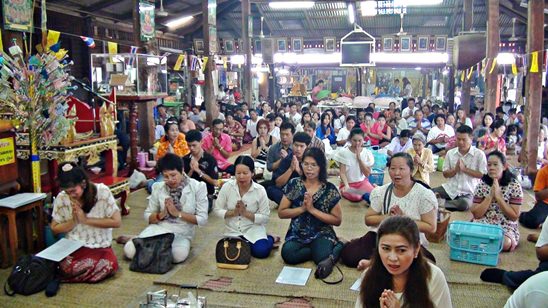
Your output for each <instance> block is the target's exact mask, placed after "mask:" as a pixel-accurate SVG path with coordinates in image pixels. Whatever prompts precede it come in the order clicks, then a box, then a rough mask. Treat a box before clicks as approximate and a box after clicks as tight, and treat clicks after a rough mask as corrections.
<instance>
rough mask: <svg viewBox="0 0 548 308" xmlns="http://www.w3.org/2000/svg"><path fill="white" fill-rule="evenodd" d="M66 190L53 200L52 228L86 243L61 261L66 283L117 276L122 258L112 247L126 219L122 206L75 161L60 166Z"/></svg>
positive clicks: (60, 267)
mask: <svg viewBox="0 0 548 308" xmlns="http://www.w3.org/2000/svg"><path fill="white" fill-rule="evenodd" d="M57 180H58V181H59V185H60V186H61V188H62V189H63V191H61V192H60V193H59V195H57V198H55V201H54V202H53V215H52V222H51V230H52V231H53V233H54V234H59V233H64V234H65V238H67V239H71V240H76V241H79V242H82V243H84V246H83V247H81V248H80V249H78V250H77V251H75V252H73V253H72V254H71V255H69V256H68V257H66V258H65V259H63V260H62V261H61V262H60V263H59V272H60V274H61V280H62V281H64V282H99V281H101V280H103V279H106V278H108V277H110V276H113V275H114V274H115V273H116V271H117V270H118V261H117V259H116V255H115V254H114V251H113V250H112V247H111V243H112V228H119V227H120V225H121V222H122V216H121V215H120V209H118V206H117V205H116V201H115V200H114V197H113V196H112V193H111V192H110V189H109V188H108V187H107V186H106V185H104V184H94V183H92V182H90V180H89V178H88V176H87V175H86V173H85V171H84V170H82V168H80V167H78V166H77V165H75V164H73V163H63V164H61V165H60V166H59V172H58V178H57Z"/></svg>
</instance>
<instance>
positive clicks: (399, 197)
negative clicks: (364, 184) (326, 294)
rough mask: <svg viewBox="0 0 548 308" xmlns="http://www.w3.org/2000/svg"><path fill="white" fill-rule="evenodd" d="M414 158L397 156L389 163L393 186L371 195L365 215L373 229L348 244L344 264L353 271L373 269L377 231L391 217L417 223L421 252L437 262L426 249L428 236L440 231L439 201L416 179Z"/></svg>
mask: <svg viewBox="0 0 548 308" xmlns="http://www.w3.org/2000/svg"><path fill="white" fill-rule="evenodd" d="M413 169H414V163H413V158H412V157H411V155H409V154H407V153H397V154H395V155H394V156H392V158H391V159H390V161H389V162H388V174H389V175H390V179H391V182H392V183H389V184H386V185H383V186H377V187H375V189H373V191H372V192H371V196H370V200H371V202H370V203H371V206H370V207H369V208H368V209H367V212H366V213H365V224H366V225H367V226H369V227H370V229H372V230H371V231H369V232H367V233H366V234H365V235H364V236H362V237H360V238H358V239H354V240H352V241H351V242H349V243H347V244H346V246H345V247H344V249H343V251H342V253H341V260H342V261H343V263H344V264H346V265H347V266H350V267H357V268H358V269H359V270H363V269H365V268H367V266H369V263H370V259H371V257H372V256H373V253H374V250H375V243H376V238H377V233H376V231H375V228H376V227H377V226H378V225H379V224H380V223H381V222H382V221H383V220H385V219H386V218H388V217H390V216H397V215H402V216H407V217H410V218H411V219H413V220H414V221H415V222H416V223H417V226H418V227H419V230H420V232H421V235H420V237H421V244H422V245H421V251H422V253H423V254H425V256H426V257H427V258H428V259H430V260H432V261H434V262H435V258H434V256H433V255H432V254H431V253H430V252H429V251H428V250H426V248H425V245H428V241H427V240H426V236H425V235H424V233H426V232H430V233H433V232H435V231H436V227H437V223H436V215H437V212H438V201H437V199H436V196H435V195H434V193H433V192H432V190H430V189H428V188H427V187H426V186H424V185H423V184H421V183H419V182H415V181H414V180H413V178H412V171H413Z"/></svg>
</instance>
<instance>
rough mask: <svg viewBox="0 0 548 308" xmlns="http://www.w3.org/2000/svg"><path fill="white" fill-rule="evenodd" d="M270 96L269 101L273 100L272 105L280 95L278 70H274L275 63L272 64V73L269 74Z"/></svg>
mask: <svg viewBox="0 0 548 308" xmlns="http://www.w3.org/2000/svg"><path fill="white" fill-rule="evenodd" d="M268 87H269V91H268V96H269V97H270V100H269V102H272V106H274V102H275V101H276V98H277V97H278V91H277V89H276V71H274V64H271V65H270V74H269V76H268Z"/></svg>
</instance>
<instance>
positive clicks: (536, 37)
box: [525, 0, 544, 176]
mask: <svg viewBox="0 0 548 308" xmlns="http://www.w3.org/2000/svg"><path fill="white" fill-rule="evenodd" d="M543 50H544V1H542V0H530V1H529V7H528V10H527V48H526V53H527V55H528V57H529V59H528V62H529V63H531V66H532V65H534V63H532V61H533V59H532V56H531V53H532V52H534V51H538V53H539V54H538V57H537V63H536V65H537V67H538V72H536V73H532V72H530V71H528V72H527V81H526V85H525V86H526V87H527V88H526V89H527V94H526V95H527V105H526V107H525V113H526V123H527V130H526V134H527V138H526V139H527V141H528V142H527V173H528V174H529V175H530V176H531V175H534V174H535V173H536V171H537V151H538V144H537V140H538V134H539V130H540V111H541V106H542V64H543V59H544V57H543ZM527 69H528V70H529V68H527Z"/></svg>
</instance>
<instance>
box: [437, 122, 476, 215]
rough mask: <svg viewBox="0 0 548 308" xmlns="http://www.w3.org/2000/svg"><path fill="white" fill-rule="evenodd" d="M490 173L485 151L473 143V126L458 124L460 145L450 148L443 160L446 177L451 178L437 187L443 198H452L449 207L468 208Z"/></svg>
mask: <svg viewBox="0 0 548 308" xmlns="http://www.w3.org/2000/svg"><path fill="white" fill-rule="evenodd" d="M485 173H487V160H486V159H485V154H484V153H483V151H481V150H479V149H477V148H476V147H474V146H472V128H470V127H469V126H467V125H461V126H459V128H457V147H456V148H454V149H451V150H449V151H448V152H447V155H446V156H445V161H444V163H443V177H445V178H446V179H447V182H446V183H445V184H443V185H442V186H439V187H436V188H434V189H433V191H434V192H435V193H437V194H438V195H439V196H440V197H441V198H443V199H445V200H448V201H447V202H446V203H445V208H446V209H448V210H454V211H466V210H467V209H468V208H469V207H470V205H471V204H472V197H473V194H474V190H475V189H476V185H477V184H478V182H479V179H480V178H481V177H482V176H483V175H484V174H485Z"/></svg>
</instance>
